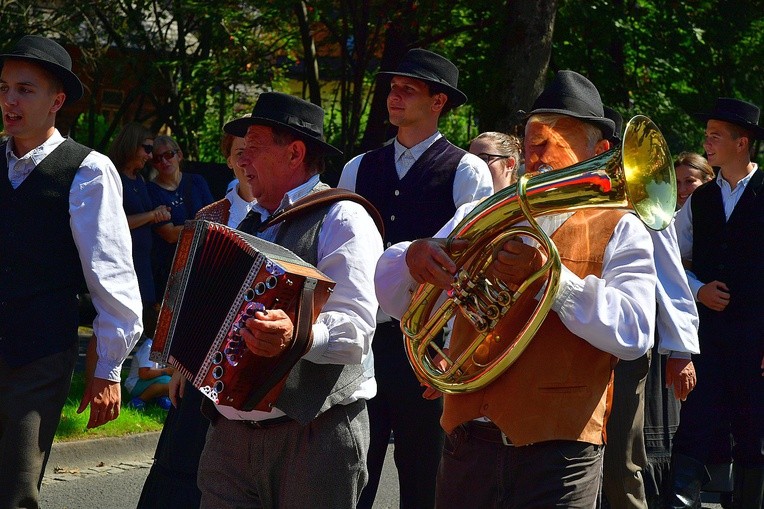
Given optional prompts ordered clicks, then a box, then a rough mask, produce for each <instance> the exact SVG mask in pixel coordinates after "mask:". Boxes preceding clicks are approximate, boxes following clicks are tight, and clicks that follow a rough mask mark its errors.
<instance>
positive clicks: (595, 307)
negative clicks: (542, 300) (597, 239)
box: [552, 214, 657, 360]
mask: <svg viewBox="0 0 764 509" xmlns="http://www.w3.org/2000/svg"><path fill="white" fill-rule="evenodd" d="M656 284H657V277H656V272H655V263H654V261H653V243H652V241H651V240H650V235H649V234H648V233H647V230H646V228H645V227H644V226H643V225H642V223H640V222H639V219H637V218H636V216H634V215H633V214H625V215H624V216H623V217H622V218H621V220H620V221H619V222H618V224H617V225H616V227H615V230H614V231H613V235H612V237H611V238H610V241H609V242H608V244H607V247H606V248H605V254H604V259H603V265H602V275H601V277H597V276H595V275H589V276H586V277H584V278H579V277H578V276H576V275H575V274H573V273H572V272H571V271H570V270H568V269H567V268H566V267H565V266H564V265H563V269H562V273H561V275H560V287H559V289H558V292H557V294H556V297H555V299H554V301H553V304H552V309H553V310H554V311H556V312H557V314H558V315H559V317H560V320H562V322H563V324H565V327H567V328H568V330H570V331H571V332H572V333H573V334H575V335H577V336H579V337H580V338H582V339H584V340H585V341H587V342H588V343H590V344H591V345H592V346H594V347H596V348H598V349H600V350H602V351H604V352H608V353H610V354H612V355H615V356H616V357H618V358H620V359H624V360H634V359H637V358H639V357H641V356H642V355H644V354H645V353H646V352H647V350H649V349H650V347H651V346H652V342H653V332H654V329H655V306H656V305H655V285H656Z"/></svg>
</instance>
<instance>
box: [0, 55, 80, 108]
mask: <svg viewBox="0 0 764 509" xmlns="http://www.w3.org/2000/svg"><path fill="white" fill-rule="evenodd" d="M10 58H12V59H14V60H25V61H27V62H31V63H33V64H37V65H39V66H40V67H43V68H45V69H46V70H47V71H48V72H50V73H51V74H53V75H54V76H56V77H57V78H58V79H60V80H61V83H62V84H63V87H64V94H66V100H65V101H64V103H72V102H75V101H78V100H80V99H81V98H82V96H83V95H84V88H83V87H82V82H81V81H80V79H79V78H78V77H77V75H76V74H74V73H73V72H72V71H70V70H69V69H67V68H66V67H62V66H60V65H58V64H55V63H53V62H50V61H48V60H43V59H41V58H35V57H33V56H26V55H24V56H22V55H14V54H9V53H6V54H3V55H0V60H2V63H0V68H2V64H3V63H4V62H5V61H6V60H7V59H10Z"/></svg>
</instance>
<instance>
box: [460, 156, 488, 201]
mask: <svg viewBox="0 0 764 509" xmlns="http://www.w3.org/2000/svg"><path fill="white" fill-rule="evenodd" d="M493 193H494V189H493V178H492V177H491V170H489V169H488V165H486V164H485V161H483V160H482V159H480V158H479V157H478V156H476V155H474V154H470V153H466V154H464V157H462V159H461V161H459V164H458V165H457V167H456V174H455V175H454V189H453V195H454V205H455V206H456V208H459V207H461V206H462V205H464V204H466V203H470V202H473V201H475V200H480V199H482V198H485V197H486V196H491V195H492V194H493Z"/></svg>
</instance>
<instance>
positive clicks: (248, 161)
mask: <svg viewBox="0 0 764 509" xmlns="http://www.w3.org/2000/svg"><path fill="white" fill-rule="evenodd" d="M323 120H324V110H323V109H321V108H320V107H319V106H316V105H314V104H311V103H309V102H307V101H304V100H302V99H298V98H296V97H293V96H290V95H286V94H280V93H276V92H266V93H263V94H261V95H260V97H259V98H258V100H257V103H256V104H255V107H254V110H253V111H252V116H251V117H244V118H241V119H237V120H234V121H232V122H229V123H228V124H226V125H225V127H224V130H225V131H226V132H227V133H230V134H233V135H234V136H241V137H244V138H245V143H246V147H245V151H244V154H242V156H241V158H240V164H241V166H242V167H244V169H245V173H246V178H247V181H246V182H242V185H249V186H250V188H251V189H252V194H253V195H254V197H255V199H256V200H257V203H256V204H254V205H253V207H252V211H251V212H250V213H249V214H248V215H247V217H246V218H245V219H244V221H242V223H241V224H240V225H239V227H238V228H239V229H240V230H242V231H245V232H248V233H252V234H257V236H258V237H260V238H262V239H265V240H268V241H271V242H275V243H276V244H279V245H281V246H284V247H286V248H288V249H290V250H291V251H292V252H294V253H295V254H297V255H298V256H300V257H301V258H302V259H303V260H305V261H307V262H309V263H311V264H313V265H315V266H316V267H317V268H318V269H319V270H320V271H321V272H323V273H324V274H326V275H327V276H328V277H330V278H331V279H333V280H334V281H335V282H336V286H335V287H334V291H333V293H332V295H331V297H330V298H329V300H328V301H327V303H326V305H325V306H324V308H323V310H322V312H321V313H320V314H319V315H318V317H316V319H315V322H314V323H313V324H312V328H311V336H312V338H311V339H312V345H311V347H310V349H309V350H308V351H307V353H306V354H305V355H304V356H303V357H302V358H301V359H300V360H299V361H298V362H297V364H295V366H294V367H293V368H292V369H291V371H290V373H289V375H288V377H287V379H286V384H285V386H284V389H283V391H282V392H281V393H280V395H279V396H278V399H277V400H276V402H275V404H274V406H273V408H272V410H271V411H258V410H253V411H249V412H244V411H240V410H237V409H234V408H232V407H230V406H224V405H217V407H216V408H217V411H218V412H219V413H220V414H222V415H221V416H218V417H217V418H215V419H214V420H213V422H212V425H211V429H210V432H209V434H208V435H207V442H206V445H205V448H204V451H203V452H202V456H201V458H200V461H199V473H198V484H199V489H200V490H201V491H202V502H201V507H210V508H218V507H289V508H303V507H304V508H315V507H353V506H355V504H356V503H357V501H358V497H359V496H360V494H361V490H362V489H363V487H364V485H365V484H366V481H367V478H368V475H367V471H366V451H367V450H368V447H369V420H368V413H367V411H366V400H367V399H369V398H371V397H372V396H373V395H374V391H375V383H374V375H373V372H372V369H371V366H370V365H368V366H367V365H366V364H368V363H369V361H370V353H371V339H372V336H373V334H374V325H375V313H376V310H377V299H376V297H375V295H374V283H373V279H374V268H375V265H376V261H377V259H378V258H379V256H380V255H381V253H382V238H381V236H380V234H379V231H378V230H377V227H376V226H375V223H374V221H373V220H372V218H371V217H370V215H369V213H368V212H367V211H366V210H365V208H364V207H363V206H362V205H360V204H359V203H355V202H353V201H350V200H342V201H337V202H334V203H330V204H327V205H324V206H322V207H318V208H316V209H311V212H309V213H307V214H304V215H301V216H298V217H296V218H295V217H294V216H292V217H293V218H292V219H286V220H284V221H283V222H278V223H273V224H271V223H269V226H268V225H263V227H260V224H261V222H262V221H263V220H265V219H266V218H268V217H269V216H272V215H273V216H274V217H275V216H276V215H277V214H279V213H280V211H282V210H283V209H284V208H285V207H288V206H290V205H291V204H293V203H295V202H296V201H298V200H301V199H303V198H305V197H308V196H309V195H311V194H314V193H316V192H318V191H321V190H323V189H328V186H326V185H325V184H323V183H321V182H320V180H319V173H320V172H321V170H322V169H323V158H324V156H326V155H334V154H341V153H340V152H339V151H338V150H337V149H335V148H334V147H332V146H331V145H329V144H328V143H326V142H324V140H323ZM285 216H286V215H285ZM274 221H275V219H274ZM295 327H296V326H295V325H294V324H293V323H292V321H291V320H290V318H289V316H288V315H287V314H286V313H285V312H284V311H283V310H279V309H271V310H267V311H266V312H262V313H261V312H258V313H256V314H255V316H254V318H251V319H249V320H248V321H247V323H246V329H245V330H244V331H243V333H242V335H243V337H244V339H245V341H246V343H247V347H248V348H249V349H250V350H251V351H253V352H254V353H256V354H258V355H262V356H267V357H272V356H275V355H277V354H279V353H281V352H282V350H284V349H285V348H287V346H288V345H289V344H290V342H291V341H292V340H293V333H294V329H295ZM173 380H174V381H173V382H172V383H171V389H170V395H171V398H173V399H174V400H177V396H178V395H179V394H178V393H177V391H179V387H182V385H180V384H178V377H174V379H173Z"/></svg>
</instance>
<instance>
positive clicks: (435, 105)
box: [432, 92, 448, 112]
mask: <svg viewBox="0 0 764 509" xmlns="http://www.w3.org/2000/svg"><path fill="white" fill-rule="evenodd" d="M432 98H433V101H432V109H433V110H435V111H437V112H441V111H443V108H445V107H446V102H448V96H447V95H446V94H444V93H443V92H439V93H437V94H435V95H434V96H432Z"/></svg>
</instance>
